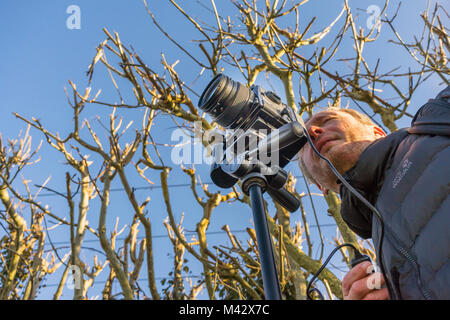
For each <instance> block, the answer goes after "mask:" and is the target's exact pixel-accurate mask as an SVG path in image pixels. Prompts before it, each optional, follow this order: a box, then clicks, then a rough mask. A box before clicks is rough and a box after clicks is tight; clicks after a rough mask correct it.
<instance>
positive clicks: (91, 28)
mask: <svg viewBox="0 0 450 320" xmlns="http://www.w3.org/2000/svg"><path fill="white" fill-rule="evenodd" d="M342 2H343V1H335V0H327V1H325V0H324V1H310V3H307V4H306V5H305V6H304V7H303V8H304V9H303V11H302V14H304V16H305V17H307V18H305V21H302V23H303V24H304V25H305V24H306V23H307V22H308V21H309V19H310V18H312V17H313V16H317V20H316V23H315V25H314V26H315V27H313V28H312V30H311V32H317V31H319V30H320V29H321V27H323V25H324V24H325V23H329V22H330V21H332V20H333V19H334V18H335V17H336V16H337V14H338V13H339V12H340V10H341V8H342ZM148 3H149V5H150V8H151V9H152V11H153V12H154V14H155V16H156V17H157V19H158V21H159V22H160V23H161V24H162V25H163V27H164V28H166V30H167V31H168V32H169V33H171V34H173V35H174V36H175V37H176V38H177V39H179V40H180V41H181V42H182V43H183V45H184V46H185V47H186V48H188V50H190V52H192V53H193V54H195V55H199V56H200V51H199V49H198V47H197V46H196V45H195V44H194V43H192V42H191V41H190V39H196V38H198V37H199V35H198V34H197V33H195V31H194V30H193V28H192V27H191V26H190V25H189V24H188V23H186V21H185V20H184V19H183V18H182V17H181V16H180V14H178V13H176V11H175V10H174V9H173V7H172V6H171V5H170V4H169V3H168V1H163V0H158V1H152V0H149V1H148ZM203 3H204V4H205V5H206V6H210V2H209V1H203ZM224 3H225V1H217V6H218V9H219V11H220V12H223V14H224V15H235V14H236V13H235V11H231V10H232V9H231V7H230V6H229V5H225V4H224ZM433 3H434V1H433ZM372 4H377V5H380V6H382V4H383V2H382V1H374V0H372V1H350V6H351V7H352V8H354V10H355V11H354V12H356V13H358V17H357V21H358V23H360V24H361V25H363V26H364V23H365V21H366V20H367V18H368V17H367V13H366V12H365V9H366V8H367V7H368V6H369V5H372ZM397 4H398V1H391V5H390V9H389V12H390V13H393V12H394V11H395V9H396V7H397ZM426 4H427V1H422V0H421V1H406V2H403V3H402V7H401V10H400V14H399V17H398V18H397V21H396V27H397V28H398V31H399V33H400V34H401V35H402V36H404V38H405V39H406V41H411V40H412V39H413V35H415V34H416V35H417V34H419V33H420V32H421V31H422V29H421V28H422V23H421V20H420V17H419V12H422V11H423V10H424V9H425V8H426ZM70 5H77V6H79V7H80V9H81V29H79V30H70V29H68V28H67V27H66V20H67V19H68V17H69V14H67V13H66V9H67V8H68V7H69V6H70ZM182 5H183V6H184V8H186V9H187V10H189V11H192V12H194V15H195V16H199V17H201V19H205V20H207V21H210V20H208V18H207V16H208V15H207V14H205V13H207V11H205V9H204V8H202V6H199V5H198V2H197V1H194V0H188V1H182ZM0 21H2V22H1V24H2V27H1V28H0V40H1V43H2V50H0V95H1V100H0V110H1V116H0V133H1V134H2V137H3V138H4V139H6V138H14V137H15V136H17V134H18V133H19V131H20V130H23V129H24V128H25V127H26V126H25V125H24V123H23V122H21V121H20V120H18V119H16V118H15V117H14V116H13V115H12V113H13V112H18V113H19V114H21V115H23V116H25V117H28V118H31V117H36V118H38V119H41V120H42V123H43V124H44V125H45V126H46V127H47V128H48V129H49V130H50V131H53V132H56V131H57V132H59V133H60V134H61V136H65V135H67V133H69V132H70V130H71V128H72V123H71V120H72V113H71V109H70V107H69V106H68V104H67V100H66V96H65V92H64V87H67V88H68V89H69V88H70V86H69V85H68V80H71V81H73V82H74V83H76V84H77V87H78V88H84V87H85V86H86V85H87V78H86V71H87V70H88V65H89V64H90V63H91V61H92V58H93V57H94V55H95V53H96V47H97V46H98V44H99V43H100V42H102V41H103V40H104V39H105V34H104V33H103V31H102V29H103V28H107V29H108V30H109V31H110V32H114V31H117V32H118V33H119V35H120V38H121V40H122V42H123V43H124V44H126V45H132V46H133V48H134V49H135V50H136V52H138V53H139V55H140V56H141V57H142V58H143V60H144V61H145V62H146V64H147V65H149V66H150V67H152V68H154V69H155V70H161V65H160V61H161V53H164V54H165V57H166V59H167V61H169V63H173V62H174V61H176V60H178V59H180V60H181V61H180V63H179V65H178V66H177V71H178V72H179V73H180V74H181V75H182V76H183V77H184V79H186V82H188V83H189V82H190V81H193V80H194V79H195V78H196V77H197V75H198V73H199V72H200V68H199V67H198V66H194V67H193V64H192V61H190V60H189V58H187V57H186V56H185V55H184V54H183V53H182V52H180V50H179V49H178V48H176V47H175V46H174V45H173V44H172V43H171V42H170V41H168V40H167V39H166V38H165V37H164V36H163V35H162V34H161V33H160V32H159V31H158V30H157V29H156V27H155V26H154V25H153V24H152V21H151V19H150V18H149V16H148V15H147V13H146V11H145V8H144V5H143V3H142V1H140V0H128V1H118V0H108V1H106V0H96V1H88V0H78V1H76V0H72V1H66V0H64V1H62V0H58V1H24V0H15V1H2V2H1V3H0ZM392 38H393V35H392V33H391V32H390V31H389V30H388V28H387V26H383V29H382V36H381V37H380V39H379V43H385V41H386V40H387V39H392ZM351 43H352V42H351V40H350V39H347V40H346V42H344V45H343V46H342V51H340V52H339V54H340V55H341V56H342V57H345V56H347V57H348V56H349V55H350V52H351ZM307 50H309V49H306V52H308V51H307ZM366 57H367V59H368V62H369V65H371V66H373V65H374V64H375V63H376V60H377V59H378V57H381V59H382V60H381V67H380V68H381V69H382V70H383V71H387V70H391V69H393V68H394V67H397V66H402V70H404V71H405V70H407V68H408V66H412V68H413V69H414V70H416V69H417V68H416V65H414V63H413V61H412V59H411V58H410V57H409V56H408V55H407V54H406V53H405V52H404V50H403V49H401V48H399V47H397V46H394V45H392V44H389V45H385V46H382V47H380V46H379V45H372V44H368V45H367V48H366ZM334 67H336V70H342V72H345V71H344V70H347V72H348V69H345V66H344V65H343V64H342V65H336V66H329V68H334ZM225 72H227V70H225ZM229 75H230V76H233V77H235V78H236V80H241V79H242V78H239V75H238V74H237V73H236V72H235V71H233V72H230V73H229ZM209 80H210V75H207V74H206V73H205V74H204V76H202V77H201V78H200V80H199V81H197V82H196V83H195V86H194V89H195V90H196V91H197V92H201V91H202V89H203V87H204V86H205V85H206V83H207V82H208V81H209ZM257 82H258V83H259V84H261V85H263V86H265V87H267V88H269V87H268V86H269V83H267V82H266V81H265V80H264V77H263V76H260V78H258V81H257ZM439 83H440V82H439V80H437V79H436V78H431V79H430V80H429V81H428V82H427V83H425V84H424V85H423V86H422V88H421V89H420V90H419V91H418V92H417V94H416V95H415V96H414V98H413V100H412V102H411V107H410V113H413V114H414V112H415V111H416V110H417V109H418V108H419V107H420V106H421V105H422V104H423V103H425V102H426V101H427V100H428V99H429V98H431V97H434V96H435V95H436V94H437V93H438V92H439V91H440V90H441V89H442V86H439ZM270 85H273V87H274V88H275V90H277V92H280V93H282V89H281V88H282V87H281V84H280V83H278V82H277V81H275V80H274V81H271V83H270ZM98 89H101V90H102V94H101V96H100V98H99V99H100V100H102V101H109V102H117V95H116V94H115V90H114V88H113V86H112V84H111V81H110V79H109V77H108V75H107V73H106V72H105V71H104V69H103V71H98V74H96V75H95V76H94V81H93V91H94V92H96V91H97V90H98ZM82 91H83V90H82ZM69 92H70V90H69ZM125 96H129V94H128V95H127V94H126V93H125ZM297 98H298V97H297ZM346 102H347V101H345V100H344V103H346ZM350 106H351V107H355V106H354V105H352V103H350ZM109 111H110V110H108V109H104V108H103V109H102V108H101V107H99V106H94V107H92V108H91V107H89V108H88V110H87V111H86V113H85V117H86V118H88V119H91V120H92V119H94V118H95V115H97V114H99V115H101V116H105V115H107V114H108V112H109ZM121 114H122V115H124V117H125V118H126V119H128V120H130V119H134V120H138V119H140V118H141V117H142V114H143V111H141V110H137V111H127V112H121ZM137 125H139V121H137ZM408 125H409V120H404V121H401V122H399V126H400V127H404V126H408ZM171 126H173V123H171V122H170V121H166V122H165V123H164V122H163V123H162V124H161V125H159V126H158V128H156V131H155V133H154V138H155V139H156V140H158V141H160V142H163V141H167V139H168V135H167V132H170V131H168V128H169V127H171ZM32 133H33V145H35V146H37V145H38V143H39V141H40V140H41V138H42V137H41V135H40V134H39V133H38V132H36V131H32ZM166 152H168V151H166ZM197 169H198V171H199V173H201V178H202V180H203V181H210V179H209V176H208V171H209V167H208V166H206V165H203V166H199V167H197ZM288 169H289V170H291V171H292V173H293V174H295V175H300V171H299V170H298V168H297V167H296V166H295V165H290V166H289V167H288ZM67 170H68V168H67V166H65V165H64V161H63V158H62V156H61V155H59V154H58V153H57V152H56V151H54V150H52V149H51V148H49V147H47V146H46V145H45V143H44V146H43V148H42V150H41V162H40V163H38V164H37V165H36V166H34V167H33V168H30V169H29V170H26V171H24V176H26V178H27V179H32V180H33V183H36V184H40V183H42V182H43V181H44V180H45V179H46V178H47V177H48V176H51V181H50V183H49V186H51V187H53V188H55V189H58V188H63V187H64V179H65V178H64V177H65V176H64V175H65V172H66V171H67ZM130 177H131V178H130V179H131V180H132V183H133V185H134V186H135V187H140V186H145V185H146V184H145V181H143V180H142V179H139V178H138V176H137V175H135V174H131V173H130ZM153 178H154V179H155V184H156V185H159V180H158V176H157V175H155V176H154V177H153ZM188 181H189V180H188V178H187V176H186V175H184V174H182V173H180V172H174V173H172V174H171V175H170V180H169V183H170V184H179V183H187V182H188ZM211 188H213V187H211ZM213 189H214V188H213ZM299 191H300V192H306V190H304V189H303V190H302V189H301V188H300V190H299ZM313 192H318V190H317V189H315V188H313ZM137 195H138V197H140V199H145V198H146V197H147V196H150V197H151V199H152V200H151V204H150V206H149V214H150V215H151V217H152V225H153V234H155V235H158V236H159V235H165V234H166V231H165V229H164V227H163V224H162V222H163V220H164V219H165V217H166V215H165V207H164V203H163V201H162V195H161V190H160V189H158V188H155V189H154V190H151V191H149V190H139V191H137ZM171 198H172V202H173V205H174V209H175V214H176V216H177V217H178V218H180V217H181V214H182V213H184V216H185V220H184V221H185V228H186V230H194V229H195V222H196V221H198V219H199V217H201V208H200V207H199V206H198V205H197V204H196V203H194V202H193V199H192V196H191V194H190V190H189V189H188V188H183V187H178V188H172V189H171ZM42 201H44V202H45V203H48V204H49V205H50V208H51V209H52V210H54V211H55V212H58V213H60V216H67V209H66V207H65V203H64V201H63V200H61V199H58V198H57V197H48V198H45V199H44V197H43V198H42ZM46 201H48V202H46ZM305 205H306V206H307V209H309V202H308V201H306V202H305ZM111 208H112V209H111V216H110V218H109V224H110V226H111V225H113V224H114V222H115V216H118V217H120V223H119V225H123V224H129V223H130V220H131V217H132V216H131V207H130V206H129V205H128V203H127V201H126V199H125V198H124V194H123V192H115V193H114V197H113V199H112V203H111ZM232 208H233V209H232V210H230V208H229V206H222V207H220V208H218V209H217V210H216V211H215V212H214V218H213V220H212V222H213V223H212V224H211V226H210V228H209V230H210V231H214V232H215V231H219V230H220V228H221V227H222V225H224V224H229V225H230V227H231V229H232V230H243V229H245V228H246V227H248V226H250V225H251V212H250V209H249V208H248V207H245V206H239V205H233V207H232ZM97 209H98V203H96V202H93V203H92V205H91V210H90V212H92V213H90V215H91V216H90V217H89V220H90V225H91V226H93V227H96V225H97V217H96V212H97V211H98V210H97ZM319 211H320V212H321V215H320V217H319V218H320V223H324V224H327V223H330V222H332V221H331V219H330V218H329V217H327V215H326V214H325V212H326V209H325V207H324V206H323V203H319ZM292 218H293V220H295V221H296V220H298V219H299V213H298V212H297V213H294V214H293V215H292ZM313 221H314V220H313V219H312V218H311V219H310V223H311V224H313ZM59 229H60V230H59V231H58V229H57V230H55V231H52V233H51V236H52V240H53V241H55V242H58V241H65V240H67V239H66V237H64V236H65V234H66V232H67V230H63V227H61V228H59ZM324 230H325V231H326V240H325V241H326V243H328V244H329V243H330V241H332V237H333V236H335V229H334V228H324ZM312 232H313V234H314V237H315V243H318V241H319V240H318V237H317V232H316V230H315V229H313V231H312ZM124 234H126V232H125V233H124ZM237 235H238V236H241V235H242V239H245V237H244V234H239V233H238V234H237ZM87 239H92V237H90V236H89V235H87ZM210 241H211V243H214V244H222V243H223V244H225V245H226V244H227V241H226V237H225V236H224V235H214V234H212V235H210ZM88 244H89V245H91V244H92V243H89V242H87V243H86V246H88ZM61 245H62V244H61ZM92 245H93V244H92ZM154 245H155V260H156V264H157V265H156V276H157V277H158V278H160V277H164V276H166V275H167V272H168V271H167V270H169V268H171V267H172V261H171V260H170V255H171V254H172V251H171V248H170V246H169V243H168V239H167V238H166V237H156V238H155V241H154ZM328 248H330V246H328ZM329 251H330V250H328V251H326V252H325V253H327V252H329ZM62 252H64V250H62ZM84 254H85V255H86V257H89V258H88V261H92V259H91V258H90V257H91V256H92V255H91V253H90V252H89V251H85V252H84ZM100 258H101V259H103V257H100ZM194 267H195V265H194ZM199 273H200V270H199V269H198V268H197V269H196V268H194V270H193V274H199ZM106 275H107V271H106V270H104V271H103V272H102V274H101V277H99V279H100V280H101V278H104V276H106ZM141 276H142V278H146V274H145V272H142V274H141ZM57 281H58V278H57V277H49V279H48V282H47V283H48V284H49V285H52V284H55V283H57ZM141 287H143V288H146V285H145V281H144V282H143V283H142V284H141ZM102 288H103V284H102V283H100V284H98V285H97V286H96V287H95V288H93V289H91V290H90V291H89V292H90V295H95V293H96V292H97V294H98V293H99V292H101V290H102ZM55 289H56V288H55V287H52V286H50V287H49V288H47V289H43V290H42V293H41V295H40V298H51V294H52V293H53V291H54V290H55ZM144 290H145V289H144ZM147 291H148V290H147ZM147 294H148V292H147ZM71 296H72V293H71V292H70V290H68V289H65V291H64V295H63V298H64V299H70V298H71Z"/></svg>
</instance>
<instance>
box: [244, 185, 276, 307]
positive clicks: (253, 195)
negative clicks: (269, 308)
mask: <svg viewBox="0 0 450 320" xmlns="http://www.w3.org/2000/svg"><path fill="white" fill-rule="evenodd" d="M248 190H249V196H250V200H251V204H252V212H253V220H254V223H255V231H256V239H257V241H258V251H259V258H260V260H261V273H262V277H263V283H264V292H265V295H266V299H267V300H281V289H280V283H279V280H278V274H277V268H276V265H275V258H274V254H273V247H272V240H271V238H270V232H269V226H268V224H267V217H266V212H265V210H264V200H263V196H262V190H261V186H260V185H258V184H257V183H254V184H252V185H251V186H250V187H249V189H248Z"/></svg>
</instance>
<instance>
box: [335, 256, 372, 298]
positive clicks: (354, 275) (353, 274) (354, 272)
mask: <svg viewBox="0 0 450 320" xmlns="http://www.w3.org/2000/svg"><path fill="white" fill-rule="evenodd" d="M371 265H372V263H370V262H369V261H364V262H361V263H360V264H358V265H356V266H355V267H354V268H352V269H351V270H350V271H349V272H348V273H347V274H346V275H345V277H344V279H343V280H342V293H343V295H344V297H345V296H347V295H348V294H349V292H350V288H351V286H352V284H353V283H354V282H355V281H358V280H360V279H362V278H365V277H367V270H368V268H369V267H370V266H371Z"/></svg>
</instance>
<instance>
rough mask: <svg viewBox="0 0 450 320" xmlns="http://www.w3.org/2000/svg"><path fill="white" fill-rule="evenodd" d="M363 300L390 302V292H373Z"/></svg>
mask: <svg viewBox="0 0 450 320" xmlns="http://www.w3.org/2000/svg"><path fill="white" fill-rule="evenodd" d="M363 300H389V292H388V289H387V288H383V289H380V290H373V291H372V292H370V293H368V294H367V295H366V296H365V297H364V298H363Z"/></svg>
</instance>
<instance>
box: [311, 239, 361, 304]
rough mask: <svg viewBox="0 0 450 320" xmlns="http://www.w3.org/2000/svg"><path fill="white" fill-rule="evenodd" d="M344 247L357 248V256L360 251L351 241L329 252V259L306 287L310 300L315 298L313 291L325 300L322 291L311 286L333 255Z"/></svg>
mask: <svg viewBox="0 0 450 320" xmlns="http://www.w3.org/2000/svg"><path fill="white" fill-rule="evenodd" d="M342 247H351V248H353V250H355V256H356V254H357V253H358V254H359V251H358V249H356V248H355V246H354V245H352V244H350V243H343V244H341V245H339V246H337V247H336V248H334V249H333V251H331V253H330V254H329V256H328V258H327V260H325V262H324V263H323V264H322V266H321V267H320V269H319V270H317V272H316V273H315V274H314V275H313V277H312V278H311V280H309V282H308V286H307V287H306V297H307V298H308V300H314V299H313V298H312V297H311V293H312V292H313V291H315V292H317V293H318V294H319V296H320V300H324V298H323V295H322V294H321V293H320V291H319V290H318V289H317V288H311V286H312V285H313V283H314V281H315V280H316V279H317V278H318V277H319V274H320V273H321V272H322V271H323V269H325V267H326V266H327V264H328V262H330V260H331V258H332V257H333V255H334V254H335V253H336V252H337V251H338V250H339V249H341V248H342Z"/></svg>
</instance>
